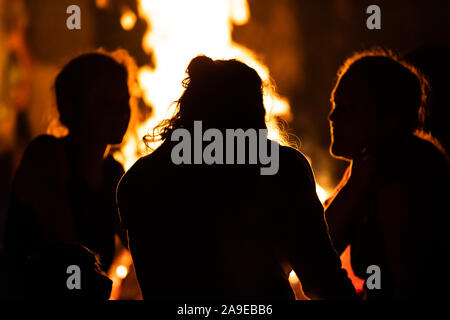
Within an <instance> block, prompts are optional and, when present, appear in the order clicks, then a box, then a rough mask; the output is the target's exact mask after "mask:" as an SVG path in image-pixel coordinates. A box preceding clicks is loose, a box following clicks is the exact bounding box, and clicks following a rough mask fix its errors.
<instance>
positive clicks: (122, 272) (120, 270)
mask: <svg viewBox="0 0 450 320" xmlns="http://www.w3.org/2000/svg"><path fill="white" fill-rule="evenodd" d="M127 274H128V268H127V267H125V266H124V265H120V266H118V267H117V268H116V275H117V276H118V277H119V278H120V279H125V278H126V277H127Z"/></svg>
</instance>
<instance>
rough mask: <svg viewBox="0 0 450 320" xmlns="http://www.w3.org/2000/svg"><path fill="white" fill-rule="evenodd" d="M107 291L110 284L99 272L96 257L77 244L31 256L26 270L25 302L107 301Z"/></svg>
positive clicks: (45, 249)
mask: <svg viewBox="0 0 450 320" xmlns="http://www.w3.org/2000/svg"><path fill="white" fill-rule="evenodd" d="M70 266H77V267H78V268H79V269H78V270H75V269H71V268H69V267H70ZM76 273H78V275H79V283H78V284H77V279H76V278H75V277H77V274H76ZM68 283H69V286H68ZM78 285H79V286H78ZM111 289H112V281H111V280H110V279H109V278H108V277H107V276H106V274H105V273H104V272H103V271H102V270H101V268H100V263H99V260H98V258H97V256H96V255H95V254H94V253H93V252H92V251H90V250H89V249H87V248H85V247H83V246H81V245H78V244H62V243H59V244H53V245H50V246H48V247H46V248H44V249H42V250H41V251H39V252H38V253H36V254H35V255H34V256H32V257H31V258H30V259H29V261H28V264H27V267H26V275H25V296H26V297H27V298H33V299H57V300H65V299H67V300H69V299H70V300H73V299H88V300H107V299H109V296H110V294H111Z"/></svg>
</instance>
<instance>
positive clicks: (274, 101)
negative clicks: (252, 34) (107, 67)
mask: <svg viewBox="0 0 450 320" xmlns="http://www.w3.org/2000/svg"><path fill="white" fill-rule="evenodd" d="M138 10H139V15H140V16H141V17H142V18H143V19H145V20H147V22H148V24H149V26H150V27H149V29H148V31H147V33H146V34H145V36H144V38H143V43H142V46H143V48H144V50H145V51H146V52H147V53H152V55H153V58H154V65H155V67H154V68H151V67H150V66H144V67H142V68H140V70H139V72H138V81H139V84H140V86H141V88H142V89H143V98H144V100H145V101H146V103H148V104H149V105H151V106H152V107H153V110H152V114H151V117H150V118H149V119H147V120H146V121H145V122H144V123H142V124H141V125H139V126H136V127H134V128H131V130H135V131H136V136H137V137H139V138H141V137H143V136H144V135H145V134H147V133H149V132H152V129H153V128H154V127H155V126H156V125H157V124H158V123H159V122H160V121H161V120H164V119H166V118H169V117H171V116H172V114H173V109H170V108H169V107H170V105H171V104H172V102H173V101H175V100H177V99H178V98H179V97H180V96H181V94H182V92H183V90H184V89H183V87H182V86H181V82H182V80H183V79H184V78H186V74H185V70H186V67H187V66H188V64H189V62H190V60H191V59H193V58H194V57H196V56H197V55H199V54H205V55H207V56H209V57H211V58H213V59H232V58H235V59H238V60H241V61H242V62H244V63H246V64H248V65H249V66H250V67H252V68H254V69H255V70H256V71H257V72H258V74H259V75H260V77H261V78H262V79H263V81H265V82H266V83H270V75H269V70H268V68H267V67H266V66H265V65H263V64H262V63H261V62H260V61H259V60H258V58H257V57H256V55H255V54H254V53H253V52H252V51H250V50H249V49H247V48H245V47H243V46H241V45H239V44H237V43H235V42H233V40H232V39H231V31H232V28H233V25H243V24H245V23H247V22H248V20H249V18H250V12H249V8H248V3H247V1H246V0H215V1H211V0H190V1H185V0H164V1H151V0H141V1H139V5H138ZM264 104H265V106H266V110H267V114H268V118H267V126H268V132H269V138H271V139H274V140H281V139H280V136H279V134H278V131H277V130H276V129H275V126H274V125H273V123H274V122H273V120H274V119H273V116H280V117H283V118H284V119H285V120H288V121H289V120H290V119H291V113H290V107H289V103H288V101H287V99H285V98H282V97H280V96H279V95H278V94H277V92H276V91H275V88H274V87H273V86H268V87H267V90H266V94H265V96H264ZM132 140H133V139H129V138H126V139H125V141H124V143H123V144H122V148H121V150H120V152H119V153H117V154H115V157H116V159H118V160H119V161H120V162H122V164H123V165H124V167H125V169H128V168H129V167H130V166H131V165H132V164H133V163H134V162H135V161H136V159H137V158H138V155H139V152H142V150H143V145H142V143H141V145H139V142H138V143H137V142H136V141H132ZM158 145H159V143H154V144H153V145H151V148H152V149H155V148H156V147H157V146H158ZM139 149H141V150H139Z"/></svg>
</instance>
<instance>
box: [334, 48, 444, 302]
mask: <svg viewBox="0 0 450 320" xmlns="http://www.w3.org/2000/svg"><path fill="white" fill-rule="evenodd" d="M338 76H339V77H338V81H337V83H336V86H335V88H334V90H333V92H332V97H331V101H332V103H333V108H332V111H331V113H330V115H329V119H330V127H331V136H332V142H331V147H330V150H331V153H332V155H334V156H335V157H338V158H342V159H346V160H349V161H351V165H350V167H349V168H348V170H347V172H346V174H345V175H344V178H343V180H342V181H341V184H340V186H339V190H338V192H337V193H336V194H335V195H334V196H333V198H332V199H329V200H328V201H327V203H326V219H327V222H328V226H329V231H330V235H331V238H332V241H333V244H334V245H335V248H336V250H337V251H338V253H342V252H343V250H344V249H345V248H346V247H347V246H348V245H351V259H352V268H353V269H354V272H355V274H356V275H357V276H358V277H360V278H362V279H367V278H368V277H369V276H370V275H372V274H373V271H371V272H370V273H367V268H368V267H369V266H370V265H377V266H379V267H380V269H381V289H379V290H378V289H372V290H368V286H367V282H366V284H365V289H366V292H367V298H368V299H373V298H380V299H391V298H419V297H421V298H422V297H427V298H439V297H440V298H442V297H443V293H444V292H445V291H446V290H447V287H446V285H447V284H448V281H447V279H446V278H447V277H446V276H445V274H446V271H445V270H446V269H445V266H446V262H445V261H448V253H449V247H448V244H449V242H448V230H447V228H448V212H449V210H448V206H447V205H446V198H447V197H448V195H449V181H450V179H449V178H450V176H449V167H448V163H447V162H446V159H445V156H444V155H443V154H442V153H441V152H440V151H439V150H438V149H437V148H436V147H435V146H434V145H433V144H432V143H430V142H428V141H425V140H422V139H420V138H418V137H417V136H415V135H414V134H413V133H414V131H415V130H416V128H418V127H420V123H419V122H420V121H419V117H418V114H419V111H420V109H421V106H422V105H423V102H424V99H425V97H424V91H423V87H424V82H423V78H422V77H421V76H420V75H419V74H418V73H417V72H416V71H415V70H414V69H413V68H412V67H410V66H408V65H407V64H405V63H404V62H401V61H400V60H398V59H396V58H395V57H394V56H393V55H392V54H389V53H387V52H384V53H383V52H381V51H380V52H379V51H377V50H375V51H373V52H364V53H362V54H356V55H355V56H353V57H351V58H349V59H348V60H347V61H346V62H345V63H344V65H343V66H342V67H341V70H340V71H339V73H338ZM350 173H351V174H350ZM443 268H444V269H443ZM371 284H375V280H374V278H372V279H371ZM370 287H372V286H370Z"/></svg>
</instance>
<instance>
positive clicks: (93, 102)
mask: <svg viewBox="0 0 450 320" xmlns="http://www.w3.org/2000/svg"><path fill="white" fill-rule="evenodd" d="M89 91H90V94H88V95H87V96H88V99H87V101H86V104H85V116H86V117H85V119H86V127H87V129H88V130H89V132H90V133H91V134H90V135H91V136H92V137H95V138H96V139H97V140H98V141H99V142H101V143H105V144H119V143H121V142H122V139H123V136H124V134H125V132H126V131H127V128H128V123H129V121H130V95H129V91H128V85H127V80H126V78H125V77H123V76H121V75H115V76H106V75H103V76H101V77H97V78H96V79H95V80H94V81H93V85H92V86H90V89H89Z"/></svg>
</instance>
